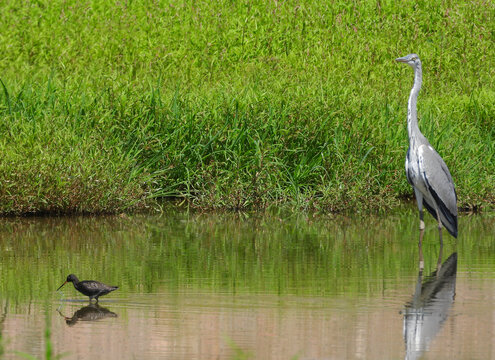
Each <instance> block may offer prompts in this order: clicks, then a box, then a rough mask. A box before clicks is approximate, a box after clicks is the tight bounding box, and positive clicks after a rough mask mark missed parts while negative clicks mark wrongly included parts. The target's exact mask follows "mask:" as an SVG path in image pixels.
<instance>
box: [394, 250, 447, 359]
mask: <svg viewBox="0 0 495 360" xmlns="http://www.w3.org/2000/svg"><path fill="white" fill-rule="evenodd" d="M441 256H442V251H441V250H440V256H439V259H438V264H439V265H438V266H437V269H436V270H435V271H434V272H432V273H431V274H430V275H429V276H427V277H425V279H424V281H423V267H422V266H421V265H420V267H419V273H418V279H417V282H416V290H415V292H414V295H413V298H412V300H411V301H410V302H408V303H407V304H406V306H405V311H404V313H403V314H404V328H403V332H404V341H405V344H406V356H405V358H406V359H407V360H411V359H418V358H420V357H421V356H422V354H423V353H424V352H425V351H426V350H428V348H429V346H430V344H431V342H432V340H433V339H434V338H435V336H436V335H437V333H438V332H439V331H440V329H441V328H442V325H443V323H444V322H445V320H446V319H447V317H448V313H449V310H450V308H451V306H452V304H453V303H454V298H455V283H456V275H457V253H456V252H454V253H452V254H451V255H450V256H449V257H448V259H447V260H445V262H444V263H443V264H442V262H441Z"/></svg>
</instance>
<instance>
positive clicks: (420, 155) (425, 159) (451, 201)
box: [396, 54, 457, 241]
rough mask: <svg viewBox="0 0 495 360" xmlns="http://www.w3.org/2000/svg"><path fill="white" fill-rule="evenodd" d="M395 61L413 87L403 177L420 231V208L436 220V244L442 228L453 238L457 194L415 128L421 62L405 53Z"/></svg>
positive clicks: (446, 171) (447, 173)
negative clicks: (410, 72) (404, 67)
mask: <svg viewBox="0 0 495 360" xmlns="http://www.w3.org/2000/svg"><path fill="white" fill-rule="evenodd" d="M396 61H398V62H402V63H405V64H408V65H409V66H411V67H412V68H413V70H414V85H413V87H412V89H411V94H410V95H409V102H408V107H407V131H408V134H409V150H407V156H406V175H407V180H408V181H409V184H411V185H412V187H413V188H414V194H415V195H416V201H417V204H418V209H419V219H420V225H419V228H420V230H421V231H422V230H424V228H425V224H424V221H423V206H424V207H425V208H426V209H427V210H428V212H429V213H430V214H431V215H433V217H434V218H435V219H437V221H438V228H439V234H440V241H442V225H443V226H445V228H446V229H447V231H448V232H449V233H450V234H451V235H452V236H453V237H455V238H457V195H456V192H455V187H454V182H453V181H452V176H451V175H450V171H449V169H448V168H447V165H446V164H445V162H444V161H443V159H442V158H441V157H440V155H438V153H437V152H436V151H435V149H433V147H432V146H431V145H430V143H429V142H428V140H427V139H426V137H425V136H424V135H423V134H422V133H421V131H420V130H419V127H418V117H417V111H416V103H417V99H418V94H419V90H420V89H421V82H422V77H423V75H422V70H421V61H420V60H419V56H418V55H416V54H409V55H407V56H404V57H401V58H398V59H396Z"/></svg>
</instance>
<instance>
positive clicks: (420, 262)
mask: <svg viewBox="0 0 495 360" xmlns="http://www.w3.org/2000/svg"><path fill="white" fill-rule="evenodd" d="M424 233H425V231H424V229H421V230H419V242H418V249H419V271H420V273H422V271H423V269H424V268H425V261H424V259H423V234H424Z"/></svg>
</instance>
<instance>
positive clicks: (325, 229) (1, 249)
mask: <svg viewBox="0 0 495 360" xmlns="http://www.w3.org/2000/svg"><path fill="white" fill-rule="evenodd" d="M417 222H418V220H417V218H416V211H415V210H413V208H407V209H401V210H400V211H397V212H396V213H395V214H392V215H387V216H372V217H356V218H349V217H342V216H339V217H312V216H306V215H305V216H303V215H299V216H295V215H289V216H284V215H275V214H271V215H265V216H260V215H244V214H242V215H239V214H221V215H218V214H206V215H205V214H194V213H188V212H180V213H178V212H166V213H165V214H163V215H161V216H149V215H136V216H130V217H127V216H126V217H95V218H93V217H75V218H27V219H26V218H24V219H17V218H16V219H2V220H0V298H3V299H4V300H9V301H10V302H13V303H25V302H29V301H33V300H35V301H36V300H40V299H47V298H50V297H57V296H58V297H60V296H61V295H60V294H58V295H57V294H56V293H55V289H56V288H57V287H58V286H60V284H61V283H62V282H63V281H64V280H65V278H66V276H67V275H68V274H69V273H75V274H76V275H78V276H79V278H80V279H96V280H100V281H103V282H105V283H107V284H112V285H119V287H120V288H119V290H118V291H117V292H114V293H112V294H110V295H108V296H107V297H106V299H108V298H110V297H112V298H114V299H118V298H125V297H132V294H135V293H153V292H159V291H180V290H181V289H185V288H188V289H198V290H201V291H202V290H207V291H221V292H232V293H234V292H235V293H252V292H263V293H274V294H277V293H278V294H288V293H291V294H304V295H316V296H320V295H321V296H330V295H339V294H345V296H347V297H349V296H351V297H352V296H372V295H375V294H380V292H383V290H384V289H385V288H387V287H390V286H392V287H393V286H397V284H398V283H401V281H399V280H400V279H404V278H405V277H414V276H415V274H416V273H417V266H418V264H417V259H418V249H417V239H418V229H417V227H418V223H417ZM427 226H428V227H427V230H426V233H425V239H424V247H423V251H424V255H425V265H426V268H425V271H432V270H433V269H434V266H435V265H436V256H438V234H437V231H436V228H435V222H434V220H432V219H431V218H429V219H428V220H427ZM459 228H460V236H459V239H458V241H457V244H456V242H455V241H454V240H453V238H451V237H450V236H448V235H444V239H447V241H445V247H444V254H446V255H447V256H448V255H449V254H450V253H451V252H452V251H453V250H454V249H455V248H457V251H458V252H459V270H460V271H462V269H463V268H464V269H469V268H470V266H471V264H477V265H476V266H479V264H483V266H484V269H485V270H487V269H490V270H493V269H495V258H494V257H493V254H494V252H495V242H494V240H493V234H494V230H495V222H494V217H493V215H485V216H464V217H462V218H461V219H460V226H459ZM480 274H486V272H484V273H482V272H480ZM492 274H493V272H492ZM480 276H484V275H480ZM69 287H71V286H70V284H69V286H68V288H69ZM64 294H65V296H66V297H67V298H82V296H81V295H80V294H78V293H77V292H76V291H75V290H74V289H73V288H71V289H70V290H64Z"/></svg>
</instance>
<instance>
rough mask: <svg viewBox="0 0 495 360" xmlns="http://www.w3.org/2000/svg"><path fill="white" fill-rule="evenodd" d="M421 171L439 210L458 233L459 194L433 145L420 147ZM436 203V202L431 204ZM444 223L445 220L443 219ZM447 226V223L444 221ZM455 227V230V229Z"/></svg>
mask: <svg viewBox="0 0 495 360" xmlns="http://www.w3.org/2000/svg"><path fill="white" fill-rule="evenodd" d="M418 150H419V151H418V156H419V163H420V171H421V175H422V177H423V179H424V180H425V183H426V186H427V187H428V191H429V192H430V193H431V195H432V197H433V198H434V199H435V201H436V202H437V204H438V206H439V211H440V213H441V214H442V215H443V217H444V218H445V219H442V220H446V221H447V222H448V223H449V224H451V225H452V228H450V229H449V231H450V230H453V232H455V233H456V234H457V194H456V192H455V187H454V182H453V181H452V176H451V175H450V171H449V169H448V168H447V165H446V164H445V162H444V161H443V159H442V158H441V157H440V155H438V153H437V152H436V151H435V149H433V147H431V145H425V144H423V145H421V146H420V147H419V149H418ZM431 205H434V204H431ZM442 223H444V221H442ZM444 225H445V226H447V224H445V223H444ZM454 228H455V231H454Z"/></svg>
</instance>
